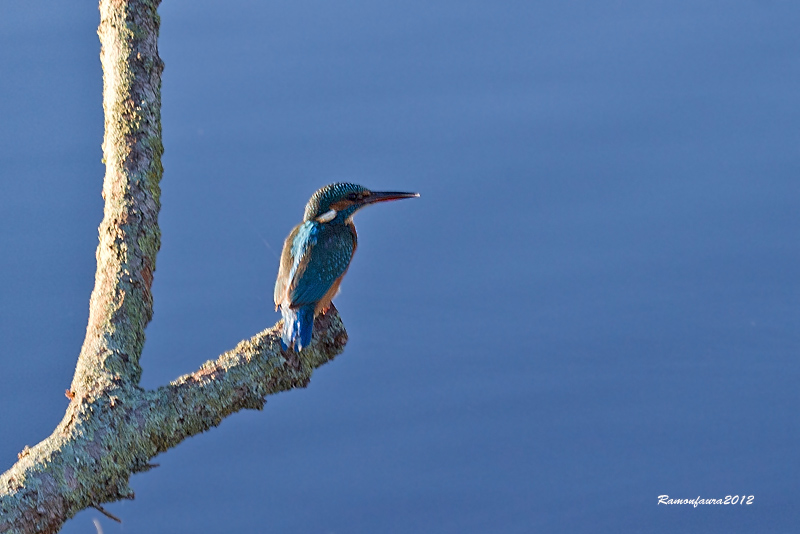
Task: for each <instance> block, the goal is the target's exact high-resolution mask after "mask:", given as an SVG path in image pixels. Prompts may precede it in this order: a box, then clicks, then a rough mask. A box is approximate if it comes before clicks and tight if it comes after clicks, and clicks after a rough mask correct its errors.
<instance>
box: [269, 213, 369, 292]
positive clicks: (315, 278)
mask: <svg viewBox="0 0 800 534" xmlns="http://www.w3.org/2000/svg"><path fill="white" fill-rule="evenodd" d="M290 237H291V236H290ZM355 247H356V240H355V235H354V234H353V232H352V230H351V229H350V228H349V226H345V225H333V226H332V225H327V224H319V223H316V222H312V221H309V222H306V223H303V224H302V225H300V227H299V229H298V231H297V233H296V235H295V237H294V239H293V242H292V249H291V256H292V259H293V262H292V266H291V268H290V271H289V276H288V278H287V285H286V287H285V289H284V291H285V293H284V295H285V296H286V297H287V298H288V300H289V303H290V305H291V306H302V305H305V304H313V303H316V302H318V301H319V300H320V299H322V297H324V296H325V294H326V293H327V292H328V290H329V289H330V288H331V286H332V285H333V283H334V282H336V280H337V279H338V278H339V277H340V276H342V275H343V274H344V273H345V271H346V270H347V267H348V266H349V265H350V260H351V259H352V257H353V252H354V251H355Z"/></svg>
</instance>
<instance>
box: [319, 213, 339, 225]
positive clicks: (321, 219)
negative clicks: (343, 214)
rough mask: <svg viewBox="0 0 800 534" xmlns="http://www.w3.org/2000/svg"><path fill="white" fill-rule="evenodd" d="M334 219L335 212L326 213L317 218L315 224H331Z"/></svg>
mask: <svg viewBox="0 0 800 534" xmlns="http://www.w3.org/2000/svg"><path fill="white" fill-rule="evenodd" d="M335 218H336V210H330V211H326V212H325V213H323V214H322V215H320V216H319V217H317V222H321V223H326V222H331V221H332V220H334V219H335Z"/></svg>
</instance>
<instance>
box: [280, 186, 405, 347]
mask: <svg viewBox="0 0 800 534" xmlns="http://www.w3.org/2000/svg"><path fill="white" fill-rule="evenodd" d="M418 196H419V193H400V192H396V191H370V190H369V189H367V188H366V187H363V186H361V185H356V184H349V183H335V184H330V185H326V186H325V187H323V188H321V189H319V190H317V191H316V192H315V193H314V194H313V195H311V199H309V201H308V204H306V209H305V214H304V215H303V222H301V223H300V224H298V225H297V226H295V227H294V229H293V230H292V231H291V232H290V233H289V237H287V238H286V241H285V242H284V243H283V252H281V263H280V267H279V268H278V279H277V280H276V281H275V310H277V309H278V308H280V309H281V315H282V316H283V331H282V332H281V345H283V348H284V350H285V349H288V348H296V350H297V352H300V351H301V350H303V348H304V347H307V346H308V345H309V344H310V343H311V334H312V332H313V329H314V317H316V316H318V315H319V314H321V313H322V314H324V313H326V312H327V311H328V309H329V308H330V306H331V301H332V300H333V297H335V296H336V293H338V291H339V284H341V283H342V278H344V274H345V273H346V272H347V268H348V267H349V266H350V260H352V259H353V254H354V253H355V251H356V245H357V242H358V237H357V235H356V227H355V225H354V224H353V215H354V214H355V212H357V211H358V210H360V209H361V208H363V207H364V206H367V205H369V204H376V203H378V202H387V201H389V200H400V199H403V198H414V197H418Z"/></svg>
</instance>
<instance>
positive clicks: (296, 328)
mask: <svg viewBox="0 0 800 534" xmlns="http://www.w3.org/2000/svg"><path fill="white" fill-rule="evenodd" d="M281 315H283V332H281V345H283V348H284V350H285V349H288V348H289V347H296V349H297V352H300V351H301V350H303V349H304V348H305V347H307V346H309V345H310V344H311V334H312V332H313V331H314V305H313V304H312V305H310V306H302V307H300V308H297V309H293V308H290V307H289V306H285V307H284V306H281Z"/></svg>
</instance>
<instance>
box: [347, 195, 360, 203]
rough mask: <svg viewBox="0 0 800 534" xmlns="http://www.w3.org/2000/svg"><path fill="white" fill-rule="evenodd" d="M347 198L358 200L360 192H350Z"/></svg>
mask: <svg viewBox="0 0 800 534" xmlns="http://www.w3.org/2000/svg"><path fill="white" fill-rule="evenodd" d="M347 200H353V201H355V200H358V193H350V194H349V195H347Z"/></svg>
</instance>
